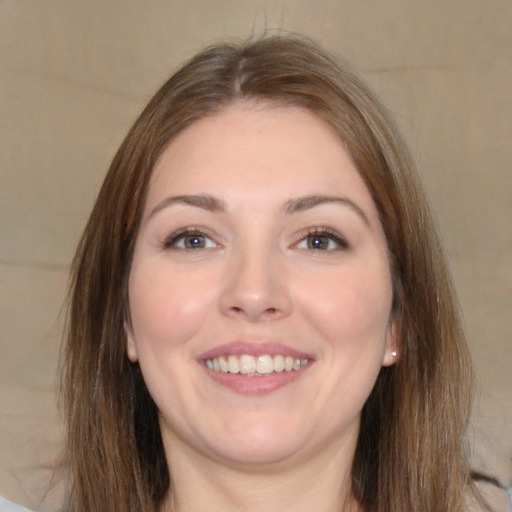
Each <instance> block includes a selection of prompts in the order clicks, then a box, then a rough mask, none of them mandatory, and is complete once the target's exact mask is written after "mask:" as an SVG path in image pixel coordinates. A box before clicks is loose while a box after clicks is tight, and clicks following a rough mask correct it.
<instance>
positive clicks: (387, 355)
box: [382, 321, 400, 366]
mask: <svg viewBox="0 0 512 512" xmlns="http://www.w3.org/2000/svg"><path fill="white" fill-rule="evenodd" d="M399 360H400V347H399V343H398V322H397V321H392V322H390V324H389V327H388V332H387V334H386V347H385V350H384V357H383V359H382V366H392V365H394V364H395V363H397V362H398V361H399Z"/></svg>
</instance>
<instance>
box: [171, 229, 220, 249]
mask: <svg viewBox="0 0 512 512" xmlns="http://www.w3.org/2000/svg"><path fill="white" fill-rule="evenodd" d="M163 246H164V248H166V249H181V250H195V249H212V248H214V247H217V244H216V243H215V242H214V241H213V240H212V239H211V238H210V237H208V236H207V235H206V234H205V233H203V232H201V231H199V230H196V229H185V230H181V231H177V232H176V233H173V234H172V235H171V236H169V237H168V238H167V239H166V240H165V241H164V243H163Z"/></svg>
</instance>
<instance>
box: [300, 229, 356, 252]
mask: <svg viewBox="0 0 512 512" xmlns="http://www.w3.org/2000/svg"><path fill="white" fill-rule="evenodd" d="M295 247H297V249H308V250H313V251H336V250H342V249H348V243H347V241H346V240H345V239H344V238H343V237H342V236H341V235H338V234H337V233H335V232H333V231H331V230H330V229H327V228H320V229H316V228H315V229H314V230H311V231H309V232H308V233H307V234H306V236H304V237H303V238H301V239H300V240H299V242H298V243H297V244H296V246H295Z"/></svg>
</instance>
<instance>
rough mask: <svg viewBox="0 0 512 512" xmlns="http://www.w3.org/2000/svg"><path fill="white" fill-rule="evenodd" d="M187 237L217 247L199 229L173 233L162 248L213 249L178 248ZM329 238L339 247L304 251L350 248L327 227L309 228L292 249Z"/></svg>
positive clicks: (314, 249) (186, 229)
mask: <svg viewBox="0 0 512 512" xmlns="http://www.w3.org/2000/svg"><path fill="white" fill-rule="evenodd" d="M187 236H196V237H204V238H205V239H206V240H209V241H211V242H212V243H213V244H215V246H216V245H217V243H216V242H215V241H213V240H212V238H211V237H210V236H209V235H208V234H207V233H205V232H204V231H203V230H201V229H198V228H184V229H180V230H178V231H176V232H174V233H172V234H171V235H170V236H168V237H167V238H165V239H164V240H163V241H162V242H161V246H162V248H163V249H171V248H173V249H178V250H194V249H208V248H211V247H178V246H177V244H178V242H179V241H181V240H183V239H184V238H185V237H187ZM314 237H317V238H327V239H328V241H332V242H334V243H335V244H336V245H337V247H335V248H331V249H329V248H327V249H322V248H320V247H304V248H303V249H307V250H310V251H338V250H346V249H348V248H349V244H348V242H347V241H346V240H345V238H343V237H342V236H341V235H340V234H338V233H336V232H335V231H333V230H331V229H329V228H325V227H318V228H317V227H315V228H309V229H308V230H307V231H306V233H301V234H299V235H298V236H297V240H296V241H295V242H294V243H293V244H292V247H297V246H299V245H300V244H301V243H302V242H305V241H307V240H308V238H314Z"/></svg>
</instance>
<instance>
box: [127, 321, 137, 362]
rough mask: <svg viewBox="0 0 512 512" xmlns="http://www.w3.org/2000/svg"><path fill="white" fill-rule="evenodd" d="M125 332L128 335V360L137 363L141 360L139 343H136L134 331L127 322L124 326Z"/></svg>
mask: <svg viewBox="0 0 512 512" xmlns="http://www.w3.org/2000/svg"><path fill="white" fill-rule="evenodd" d="M124 332H125V334H126V355H127V356H128V359H129V360H130V361H131V362H132V363H135V362H137V361H138V360H139V354H138V352H137V343H136V342H135V336H134V335H133V329H132V327H131V326H130V325H128V323H127V322H125V324H124Z"/></svg>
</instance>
